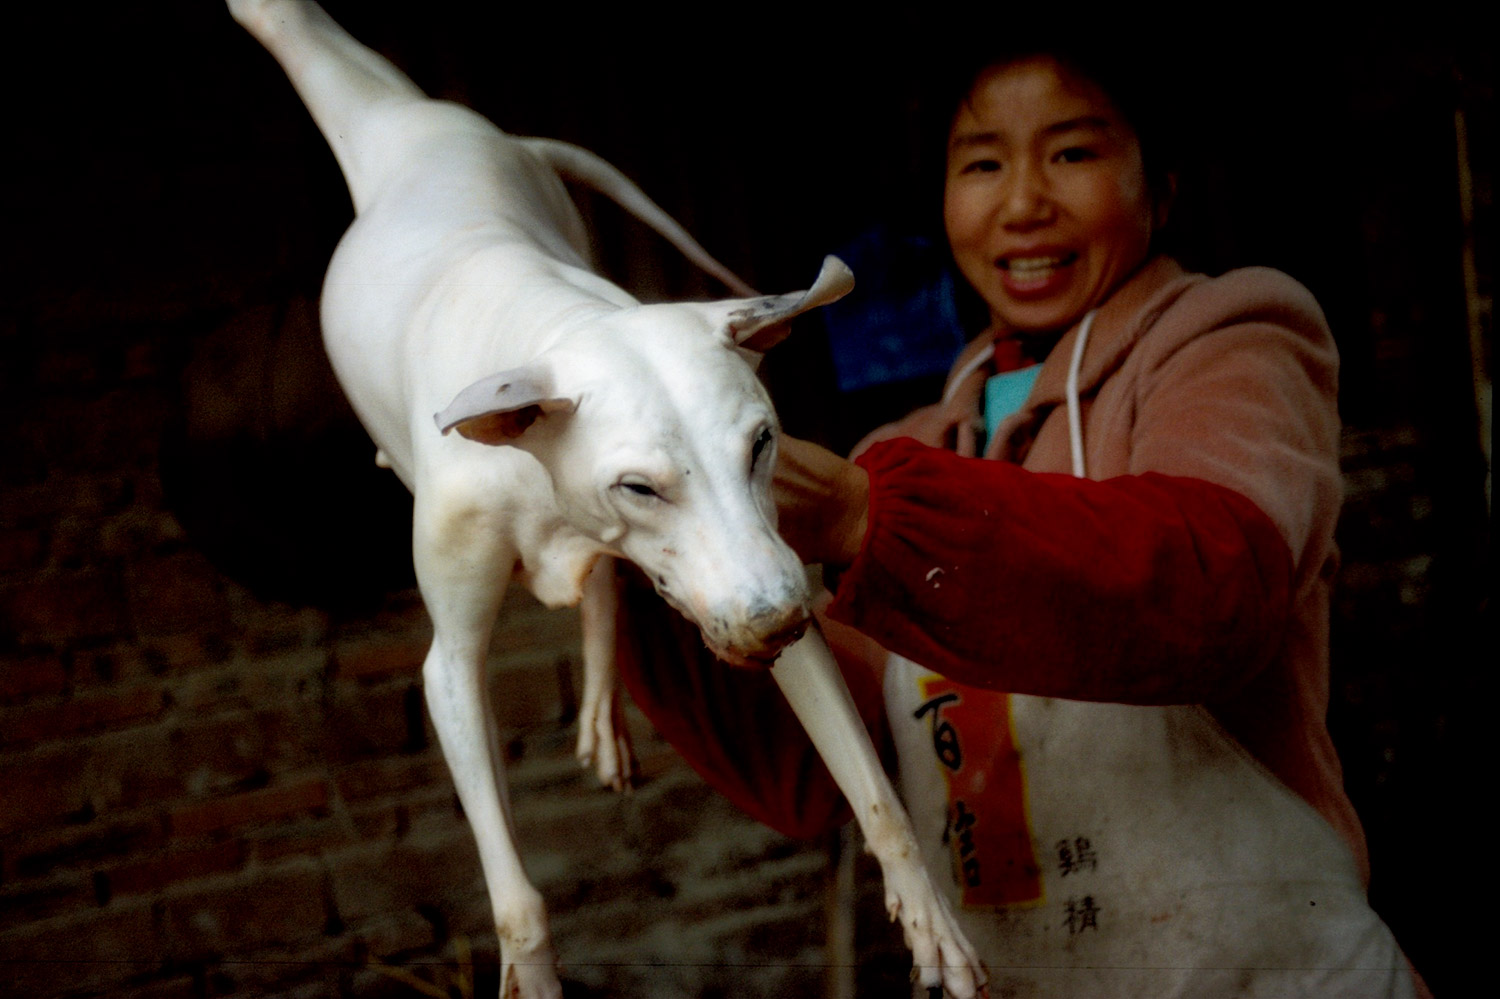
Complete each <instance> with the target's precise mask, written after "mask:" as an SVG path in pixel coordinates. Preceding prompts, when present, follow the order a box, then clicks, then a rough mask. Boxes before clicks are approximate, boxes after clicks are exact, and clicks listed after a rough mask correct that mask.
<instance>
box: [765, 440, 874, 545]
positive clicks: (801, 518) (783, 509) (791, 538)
mask: <svg viewBox="0 0 1500 999" xmlns="http://www.w3.org/2000/svg"><path fill="white" fill-rule="evenodd" d="M771 491H772V495H773V496H774V497H775V499H776V507H777V509H778V510H779V511H780V528H781V536H782V538H784V539H785V540H786V543H787V544H789V545H791V546H792V550H793V551H795V552H796V553H797V554H798V555H799V556H801V558H802V561H804V562H807V563H809V564H812V563H821V564H824V565H831V566H837V567H840V568H842V567H843V566H847V565H848V564H849V563H851V562H853V561H854V556H856V555H858V554H859V549H860V546H861V545H863V544H864V540H865V525H866V523H867V522H868V519H869V509H870V477H869V476H868V475H866V474H865V470H864V469H862V468H860V467H859V466H858V465H856V464H854V463H853V462H851V461H846V460H844V459H843V458H840V457H839V456H838V455H836V454H834V453H833V452H832V451H829V450H828V449H827V448H823V447H819V446H818V445H816V444H813V443H810V442H808V441H804V440H799V439H797V438H796V437H788V436H786V435H784V434H783V435H782V437H781V439H780V443H779V444H778V445H777V455H776V473H775V479H774V481H773V483H772V486H771Z"/></svg>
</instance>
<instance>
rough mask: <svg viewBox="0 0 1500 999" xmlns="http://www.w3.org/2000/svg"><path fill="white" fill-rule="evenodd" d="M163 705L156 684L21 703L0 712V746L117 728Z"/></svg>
mask: <svg viewBox="0 0 1500 999" xmlns="http://www.w3.org/2000/svg"><path fill="white" fill-rule="evenodd" d="M162 704H163V698H162V691H161V689H160V688H159V687H155V686H149V687H147V686H138V687H134V688H131V689H128V690H111V691H109V692H107V693H97V694H83V695H77V696H74V697H71V698H68V699H67V700H63V701H51V702H47V703H32V704H24V705H21V706H20V707H17V708H12V709H9V710H7V711H5V712H3V713H0V745H5V746H15V745H25V744H28V743H35V742H44V741H46V740H48V739H66V738H70V737H73V736H77V735H85V734H88V733H90V732H98V731H102V730H104V729H111V728H120V727H122V726H124V725H126V724H128V723H130V722H133V721H138V720H140V719H142V718H149V717H152V716H154V715H156V714H158V713H159V712H160V711H161V709H162Z"/></svg>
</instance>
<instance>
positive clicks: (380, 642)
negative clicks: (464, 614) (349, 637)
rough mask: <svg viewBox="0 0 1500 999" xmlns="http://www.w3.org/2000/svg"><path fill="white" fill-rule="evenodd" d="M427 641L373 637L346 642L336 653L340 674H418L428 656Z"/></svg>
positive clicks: (352, 677)
mask: <svg viewBox="0 0 1500 999" xmlns="http://www.w3.org/2000/svg"><path fill="white" fill-rule="evenodd" d="M428 644H429V642H428V640H427V639H425V638H416V639H402V638H371V639H364V640H362V641H358V642H344V643H340V645H339V646H338V647H337V648H336V649H335V650H334V655H333V661H334V664H335V667H336V669H337V675H338V676H339V677H342V678H348V679H355V680H359V679H367V678H372V677H373V678H384V677H388V676H392V675H395V674H400V673H418V672H420V671H421V669H422V661H423V659H425V658H426V656H427V646H428Z"/></svg>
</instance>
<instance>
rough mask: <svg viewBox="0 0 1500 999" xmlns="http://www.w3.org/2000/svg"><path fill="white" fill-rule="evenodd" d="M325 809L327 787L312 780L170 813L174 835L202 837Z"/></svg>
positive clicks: (317, 780)
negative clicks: (207, 834)
mask: <svg viewBox="0 0 1500 999" xmlns="http://www.w3.org/2000/svg"><path fill="white" fill-rule="evenodd" d="M327 808H328V785H327V784H326V783H325V782H324V781H323V780H321V779H312V780H305V781H302V782H300V783H297V784H289V785H285V786H281V787H268V788H264V789H262V790H259V791H247V792H245V793H244V794H236V795H232V796H230V797H226V798H216V799H214V800H213V801H205V802H202V803H201V804H196V805H190V806H188V807H186V808H179V809H177V810H175V811H173V812H172V817H171V830H172V834H173V835H174V836H182V837H187V836H201V835H203V834H205V833H211V832H220V831H223V830H225V829H234V828H239V827H243V826H252V825H256V824H258V823H261V822H267V821H270V820H273V819H280V818H285V817H286V816H289V815H300V814H302V813H304V812H323V811H325V810H326V809H327Z"/></svg>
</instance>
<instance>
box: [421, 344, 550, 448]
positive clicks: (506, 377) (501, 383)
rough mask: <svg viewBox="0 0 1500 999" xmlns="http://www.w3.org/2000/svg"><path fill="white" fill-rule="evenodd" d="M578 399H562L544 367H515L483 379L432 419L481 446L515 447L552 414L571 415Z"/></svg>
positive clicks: (441, 426) (440, 428)
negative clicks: (520, 439) (505, 445)
mask: <svg viewBox="0 0 1500 999" xmlns="http://www.w3.org/2000/svg"><path fill="white" fill-rule="evenodd" d="M576 408H578V400H576V399H569V398H567V397H566V396H559V395H558V394H557V392H556V391H555V389H554V388H553V385H552V371H551V369H550V368H548V367H545V366H543V365H537V364H533V365H529V366H527V367H524V368H512V369H511V370H509V371H502V372H500V373H499V374H497V375H490V376H489V377H488V378H481V379H480V380H479V381H477V382H475V383H474V384H473V385H470V386H469V387H468V388H466V389H464V390H463V391H462V392H460V393H459V394H458V395H457V396H456V397H455V398H454V400H453V401H452V402H451V403H449V404H448V408H447V409H445V410H443V411H442V412H441V413H437V414H435V415H434V416H433V420H434V421H436V423H437V426H438V429H439V430H441V431H442V432H443V433H445V434H446V433H448V431H450V430H457V431H458V432H459V434H460V435H461V436H463V437H467V438H468V439H469V440H471V441H478V442H479V443H481V444H490V445H493V446H497V447H498V446H499V445H502V444H513V443H515V441H516V438H518V437H520V436H521V435H522V434H523V433H525V432H526V428H527V427H529V426H531V425H532V424H533V423H535V422H536V421H537V420H538V419H539V418H540V417H543V416H546V415H547V414H549V413H571V412H573V410H574V409H576Z"/></svg>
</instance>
